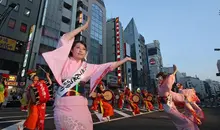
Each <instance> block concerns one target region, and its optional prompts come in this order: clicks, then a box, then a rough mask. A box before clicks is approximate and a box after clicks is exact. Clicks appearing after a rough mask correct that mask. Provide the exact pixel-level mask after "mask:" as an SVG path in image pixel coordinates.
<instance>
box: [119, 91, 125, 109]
mask: <svg viewBox="0 0 220 130" xmlns="http://www.w3.org/2000/svg"><path fill="white" fill-rule="evenodd" d="M124 98H125V95H124V92H120V95H119V99H118V108H119V109H122V108H123V106H124Z"/></svg>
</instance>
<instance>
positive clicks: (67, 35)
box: [65, 17, 90, 40]
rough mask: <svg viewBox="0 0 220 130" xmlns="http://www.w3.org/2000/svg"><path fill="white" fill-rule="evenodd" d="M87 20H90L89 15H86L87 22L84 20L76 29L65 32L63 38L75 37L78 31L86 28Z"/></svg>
mask: <svg viewBox="0 0 220 130" xmlns="http://www.w3.org/2000/svg"><path fill="white" fill-rule="evenodd" d="M89 22H90V17H88V20H87V22H86V23H85V24H84V25H83V26H81V27H78V28H77V29H74V30H72V31H71V32H68V33H66V34H65V38H66V39H67V40H71V39H72V38H73V37H75V36H76V35H77V34H78V33H80V32H81V31H84V30H86V29H87V28H88V26H89Z"/></svg>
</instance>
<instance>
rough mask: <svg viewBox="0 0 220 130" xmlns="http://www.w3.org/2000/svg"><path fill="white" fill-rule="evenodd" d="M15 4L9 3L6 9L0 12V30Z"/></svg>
mask: <svg viewBox="0 0 220 130" xmlns="http://www.w3.org/2000/svg"><path fill="white" fill-rule="evenodd" d="M16 6H17V4H15V3H11V4H10V5H8V7H7V9H6V10H5V11H4V12H3V13H2V14H1V16H0V30H1V28H2V26H3V25H4V23H5V21H6V19H7V18H8V16H9V14H10V13H11V11H12V10H13V9H14V8H15V7H16Z"/></svg>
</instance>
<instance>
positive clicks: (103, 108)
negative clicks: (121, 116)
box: [97, 82, 114, 121]
mask: <svg viewBox="0 0 220 130" xmlns="http://www.w3.org/2000/svg"><path fill="white" fill-rule="evenodd" d="M104 90H105V89H104V86H103V83H102V82H101V83H100V84H99V87H97V97H98V99H99V100H98V104H99V110H100V113H102V116H103V117H102V120H103V121H105V120H106V119H107V120H108V121H110V117H111V116H113V115H114V109H113V107H112V105H111V104H110V103H108V102H107V101H105V100H104V99H103V92H104Z"/></svg>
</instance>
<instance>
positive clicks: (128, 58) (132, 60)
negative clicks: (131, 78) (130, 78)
mask: <svg viewBox="0 0 220 130" xmlns="http://www.w3.org/2000/svg"><path fill="white" fill-rule="evenodd" d="M126 60H127V61H131V62H136V60H134V59H132V58H131V57H126Z"/></svg>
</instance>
